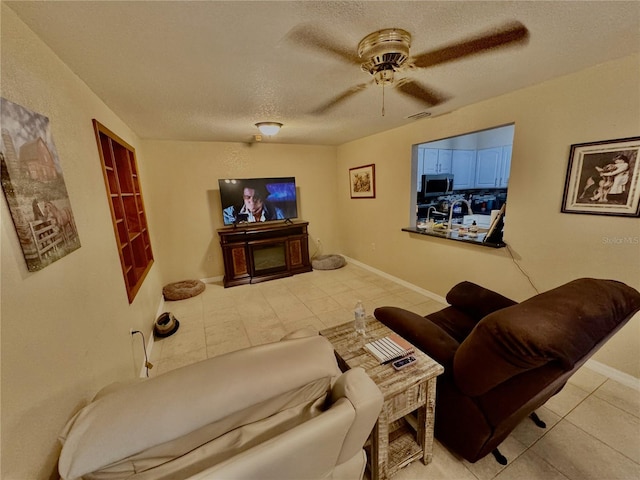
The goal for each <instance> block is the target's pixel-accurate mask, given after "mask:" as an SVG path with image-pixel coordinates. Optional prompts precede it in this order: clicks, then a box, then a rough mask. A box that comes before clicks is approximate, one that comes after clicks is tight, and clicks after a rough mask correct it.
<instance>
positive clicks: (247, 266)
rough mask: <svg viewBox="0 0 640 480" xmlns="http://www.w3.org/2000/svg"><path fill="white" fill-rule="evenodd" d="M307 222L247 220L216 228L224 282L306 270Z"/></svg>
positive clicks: (229, 284) (257, 279)
mask: <svg viewBox="0 0 640 480" xmlns="http://www.w3.org/2000/svg"><path fill="white" fill-rule="evenodd" d="M308 224H309V222H277V223H275V222H271V223H247V224H242V225H236V226H231V227H225V228H221V229H219V230H218V235H220V245H221V246H222V257H223V260H224V286H225V287H233V286H235V285H244V284H247V283H258V282H264V281H266V280H273V279H275V278H282V277H290V276H291V275H295V274H297V273H303V272H310V271H311V270H312V268H311V261H310V260H309V235H308V233H307V225H308Z"/></svg>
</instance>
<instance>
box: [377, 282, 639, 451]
mask: <svg viewBox="0 0 640 480" xmlns="http://www.w3.org/2000/svg"><path fill="white" fill-rule="evenodd" d="M446 298H447V302H449V304H450V306H448V307H446V308H445V309H443V310H440V311H438V312H436V313H433V314H430V315H427V316H426V317H421V316H420V315H418V314H415V313H412V312H409V311H407V310H404V309H402V308H397V307H381V308H377V309H376V310H375V312H374V315H375V317H376V318H377V319H378V320H379V321H381V322H382V323H384V324H385V325H387V326H388V327H389V328H391V329H392V330H394V331H396V332H397V333H399V334H400V335H401V336H403V337H404V338H406V339H407V340H409V341H410V342H411V343H413V344H414V345H415V346H416V347H418V348H419V349H420V350H422V351H424V352H425V353H427V354H428V355H429V356H431V357H432V358H433V359H434V360H436V361H438V362H439V363H440V364H441V365H443V366H444V368H445V372H444V374H443V375H441V376H440V377H439V378H438V383H437V396H436V412H435V413H436V419H435V435H436V438H438V440H440V441H441V442H442V443H443V444H444V445H445V446H446V447H447V448H448V449H449V450H451V451H453V452H455V453H457V454H458V455H460V456H462V457H464V458H465V459H467V460H468V461H470V462H476V461H478V460H480V459H481V458H483V457H484V456H486V455H487V454H488V453H493V454H494V456H495V457H496V459H497V460H498V461H499V462H500V463H503V464H506V462H507V460H506V459H505V458H504V457H503V456H502V455H501V454H500V452H499V451H498V449H497V447H498V445H499V444H500V443H501V442H502V441H503V440H504V439H505V438H506V437H507V436H508V435H509V434H510V433H511V431H512V430H513V429H514V428H515V427H516V426H517V425H518V424H519V423H520V422H521V421H522V420H523V419H524V418H525V417H527V416H531V418H532V419H533V420H534V421H536V423H538V422H539V419H538V418H537V416H536V415H535V412H534V411H535V409H537V408H538V407H540V406H541V405H543V404H544V403H545V402H546V401H547V400H548V399H549V398H550V397H551V396H553V395H555V394H556V393H558V392H559V391H560V390H561V389H562V387H563V386H564V384H565V383H566V381H567V379H568V378H569V377H570V376H571V375H572V374H573V373H574V372H575V371H576V370H577V369H578V368H579V367H580V366H581V365H582V364H584V362H586V361H587V359H588V358H589V357H590V356H591V355H593V353H595V352H596V350H598V349H599V348H600V347H601V346H602V345H603V344H604V343H605V342H606V341H607V340H608V339H609V338H610V337H611V336H612V335H614V334H615V333H616V332H617V331H618V330H619V329H620V328H621V327H622V326H623V325H624V324H625V323H626V322H627V321H628V320H629V319H630V318H631V317H632V316H633V315H634V313H635V312H637V311H638V310H640V293H638V292H637V291H636V290H634V289H633V288H631V287H629V286H627V285H625V284H623V283H620V282H617V281H613V280H599V279H591V278H582V279H578V280H574V281H572V282H570V283H567V284H565V285H562V286H560V287H558V288H555V289H553V290H549V291H547V292H544V293H541V294H539V295H536V296H534V297H532V298H530V299H528V300H526V301H524V302H522V303H519V304H518V303H516V302H514V301H512V300H509V299H508V298H506V297H503V296H502V295H500V294H498V293H495V292H492V291H491V290H487V289H485V288H483V287H480V286H478V285H475V284H473V283H470V282H462V283H460V284H458V285H456V286H455V287H453V289H451V291H450V292H449V293H448V294H447V297H446ZM539 423H540V424H539V426H544V423H543V422H539Z"/></svg>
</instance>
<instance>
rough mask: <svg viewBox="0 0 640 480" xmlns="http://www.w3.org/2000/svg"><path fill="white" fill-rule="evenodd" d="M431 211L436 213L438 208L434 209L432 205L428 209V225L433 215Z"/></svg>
mask: <svg viewBox="0 0 640 480" xmlns="http://www.w3.org/2000/svg"><path fill="white" fill-rule="evenodd" d="M431 210H433V211H434V212H435V211H436V207H434V206H433V205H431V206H430V207H429V208H428V209H427V223H429V218H430V215H431Z"/></svg>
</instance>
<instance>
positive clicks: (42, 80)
mask: <svg viewBox="0 0 640 480" xmlns="http://www.w3.org/2000/svg"><path fill="white" fill-rule="evenodd" d="M1 15H2V59H1V61H2V63H1V68H2V70H1V73H2V78H1V80H2V81H1V85H2V90H1V92H0V93H1V95H2V96H3V97H5V98H6V99H8V100H11V101H12V102H15V103H18V104H20V105H22V106H24V107H26V108H28V109H31V110H33V111H35V112H38V113H40V114H42V115H45V116H47V117H48V118H49V120H50V127H51V131H52V135H53V139H54V141H55V144H56V149H57V152H58V155H59V158H60V162H61V167H62V170H63V173H64V178H65V182H66V186H67V190H68V193H69V198H70V201H71V205H72V209H73V213H74V217H75V220H76V224H77V228H78V232H79V236H80V242H81V244H82V246H81V248H80V249H78V250H76V251H74V252H72V253H71V254H70V255H68V256H66V257H64V258H62V259H60V260H58V261H57V262H54V263H53V264H51V265H50V266H48V267H46V268H45V269H43V270H42V271H39V272H36V273H29V272H28V271H27V269H26V265H25V262H24V258H23V256H22V251H21V249H20V246H19V244H18V239H17V236H16V233H15V230H14V228H13V223H12V220H11V216H10V213H9V210H8V207H7V203H6V200H5V197H4V195H0V196H1V197H2V200H0V210H1V212H0V213H1V219H2V236H1V242H2V243H1V247H2V264H1V269H2V302H1V304H2V344H1V353H2V361H1V368H2V418H1V421H2V473H1V474H0V476H1V477H2V478H3V479H5V480H25V479H46V478H49V477H50V476H51V474H52V472H54V470H55V469H56V459H57V455H58V453H59V447H58V445H57V441H56V439H57V436H58V435H59V433H60V431H61V429H62V427H63V426H64V424H65V423H66V421H67V420H68V419H69V418H70V417H71V416H72V415H73V414H74V413H75V412H76V411H77V410H78V409H79V408H80V407H82V406H83V404H84V402H86V401H87V399H89V398H90V397H91V396H93V395H94V394H95V393H96V391H97V390H98V389H99V388H101V387H102V386H104V385H106V384H108V383H110V382H112V381H115V380H123V379H129V378H134V377H136V376H137V375H138V374H139V371H140V367H141V365H142V345H141V340H140V336H139V335H138V336H136V337H133V338H132V337H131V335H130V333H129V329H130V328H134V329H141V330H144V332H145V334H146V335H147V338H148V333H149V332H150V330H151V326H152V325H153V321H154V317H155V314H156V310H157V308H158V304H159V302H160V298H161V284H160V282H159V274H158V270H159V267H160V263H161V262H159V261H157V262H156V264H155V265H154V266H153V267H152V269H151V271H150V273H149V275H148V277H147V280H146V281H145V283H144V285H143V286H142V288H141V290H140V292H139V293H138V296H137V297H136V299H135V301H134V303H133V304H132V305H129V303H128V301H127V293H126V290H125V287H124V281H123V278H122V271H121V269H120V260H119V258H118V253H117V247H116V243H115V238H114V233H113V227H112V225H111V216H110V213H109V207H108V203H107V197H106V193H105V186H104V180H103V178H102V172H101V169H100V160H99V157H98V150H97V146H96V140H95V136H94V133H93V127H92V124H91V119H92V118H97V119H98V120H100V121H101V122H102V123H104V124H105V125H106V126H108V127H109V128H110V129H112V130H113V131H115V132H117V133H118V135H120V136H121V137H123V138H124V139H125V140H126V141H127V142H129V143H130V144H132V145H133V146H137V145H138V143H139V142H138V139H137V138H136V136H135V134H134V133H133V132H132V131H131V130H130V129H129V128H128V127H127V126H126V125H125V124H124V123H122V122H121V121H120V120H119V119H118V118H117V117H116V116H115V115H114V114H113V113H112V112H111V111H110V110H109V109H108V108H107V107H106V106H105V105H104V104H103V103H102V102H101V101H100V100H99V99H98V98H97V97H96V96H95V95H94V94H93V93H92V92H91V91H90V90H89V89H88V88H87V87H86V85H85V84H84V83H82V82H81V81H80V80H79V79H78V78H77V77H76V76H75V75H74V74H73V73H72V72H71V71H70V70H69V69H68V68H67V67H66V66H65V65H64V64H63V63H62V62H61V61H60V60H59V59H58V58H57V57H56V56H55V55H53V53H52V52H51V51H50V50H49V48H48V47H46V46H45V45H44V44H43V43H42V42H41V41H40V40H39V39H38V38H37V37H36V36H35V35H33V33H32V32H31V31H30V30H28V29H27V28H26V27H25V25H24V24H23V23H22V22H21V21H20V20H18V19H17V17H16V16H15V15H14V14H13V12H12V11H11V10H10V9H8V8H7V7H6V6H5V5H4V4H3V5H2V12H1ZM138 161H139V164H140V170H141V179H142V188H143V191H145V190H146V187H147V184H146V182H147V179H146V177H147V166H146V165H145V162H144V159H143V158H140V157H139V158H138ZM151 233H152V243H155V238H153V232H151Z"/></svg>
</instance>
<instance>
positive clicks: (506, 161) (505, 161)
mask: <svg viewBox="0 0 640 480" xmlns="http://www.w3.org/2000/svg"><path fill="white" fill-rule="evenodd" d="M512 148H513V146H512V145H507V146H506V147H502V162H501V165H500V180H499V181H498V187H500V188H507V186H508V184H509V175H510V174H511V149H512Z"/></svg>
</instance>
